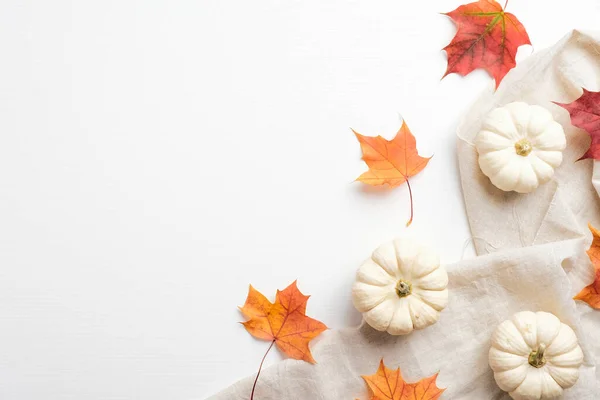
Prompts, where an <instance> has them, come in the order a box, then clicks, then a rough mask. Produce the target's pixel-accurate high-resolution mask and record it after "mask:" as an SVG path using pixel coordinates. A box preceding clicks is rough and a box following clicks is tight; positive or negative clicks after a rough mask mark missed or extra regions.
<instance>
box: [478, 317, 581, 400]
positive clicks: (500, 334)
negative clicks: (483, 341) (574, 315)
mask: <svg viewBox="0 0 600 400" xmlns="http://www.w3.org/2000/svg"><path fill="white" fill-rule="evenodd" d="M489 363H490V367H491V368H492V370H493V371H494V378H495V379H496V383H497V384H498V386H499V387H500V389H502V390H504V391H506V392H508V393H509V395H510V396H511V397H512V398H513V399H516V400H547V399H557V398H559V397H560V396H561V395H562V393H563V390H564V389H567V388H570V387H571V386H573V385H574V384H575V382H577V379H578V378H579V367H580V366H581V364H582V363H583V352H582V351H581V348H580V347H579V344H578V342H577V336H576V335H575V332H573V329H571V328H570V327H569V326H568V325H565V324H563V323H562V322H560V320H559V319H558V318H557V317H556V316H554V315H553V314H550V313H547V312H542V311H540V312H536V313H534V312H531V311H522V312H519V313H516V314H515V315H514V316H513V317H512V318H511V319H509V320H506V321H504V322H502V323H501V324H500V325H499V326H498V328H497V329H496V331H495V332H494V334H493V336H492V347H491V348H490V351H489Z"/></svg>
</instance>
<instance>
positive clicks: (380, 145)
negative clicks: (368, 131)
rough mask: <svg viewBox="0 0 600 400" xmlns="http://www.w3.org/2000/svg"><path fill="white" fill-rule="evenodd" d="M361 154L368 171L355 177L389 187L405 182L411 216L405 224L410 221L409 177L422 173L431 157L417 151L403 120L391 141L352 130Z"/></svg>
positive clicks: (358, 179)
mask: <svg viewBox="0 0 600 400" xmlns="http://www.w3.org/2000/svg"><path fill="white" fill-rule="evenodd" d="M352 132H354V134H355V135H356V137H357V138H358V141H359V142H360V148H361V150H362V153H363V157H362V159H363V160H364V162H365V163H367V166H368V167H369V170H368V171H367V172H365V173H363V174H362V175H361V176H359V177H358V178H357V179H356V180H357V181H360V182H362V183H366V184H367V185H373V186H378V185H385V184H387V185H389V186H390V187H391V188H394V187H396V186H399V185H401V184H403V183H404V182H406V184H407V185H408V192H409V194H410V219H409V220H408V222H407V223H406V226H408V225H410V224H411V223H412V220H413V198H412V189H411V187H410V182H409V181H408V178H409V177H411V176H414V175H416V174H418V173H419V172H421V171H422V170H423V168H425V166H427V163H428V162H429V160H430V159H431V157H429V158H425V157H421V156H420V155H419V153H417V141H416V140H415V137H414V136H413V134H412V133H411V132H410V130H409V129H408V126H407V125H406V123H405V122H403V123H402V127H401V128H400V130H399V131H398V133H396V136H395V137H394V138H393V139H392V140H386V139H384V138H383V137H381V136H376V137H372V136H363V135H361V134H360V133H357V132H356V131H354V130H352Z"/></svg>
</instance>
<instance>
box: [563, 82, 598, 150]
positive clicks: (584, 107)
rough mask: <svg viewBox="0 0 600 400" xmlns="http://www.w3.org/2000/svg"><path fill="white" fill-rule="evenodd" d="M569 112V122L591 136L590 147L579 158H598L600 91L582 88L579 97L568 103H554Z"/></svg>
mask: <svg viewBox="0 0 600 400" xmlns="http://www.w3.org/2000/svg"><path fill="white" fill-rule="evenodd" d="M555 104H557V105H559V106H561V107H562V108H564V109H565V110H567V111H568V112H569V114H570V115H571V124H573V125H574V126H576V127H578V128H581V129H583V130H585V131H586V132H587V133H589V134H590V136H591V137H592V143H591V144H590V148H589V149H588V151H586V152H585V154H584V155H583V156H582V157H581V158H580V160H582V159H584V158H593V159H595V160H600V92H590V91H589V90H586V89H583V94H582V95H581V97H580V98H578V99H577V100H575V101H574V102H572V103H569V104H562V103H555Z"/></svg>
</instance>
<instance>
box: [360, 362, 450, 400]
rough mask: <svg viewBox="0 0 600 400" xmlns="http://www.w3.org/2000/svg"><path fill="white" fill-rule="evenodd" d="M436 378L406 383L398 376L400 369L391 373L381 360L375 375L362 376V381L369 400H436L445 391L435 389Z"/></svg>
mask: <svg viewBox="0 0 600 400" xmlns="http://www.w3.org/2000/svg"><path fill="white" fill-rule="evenodd" d="M437 376H438V374H435V375H433V376H430V377H429V378H425V379H421V380H420V381H418V382H415V383H407V382H405V381H404V379H403V378H402V375H401V374H400V368H398V369H397V370H395V371H392V370H391V369H389V368H387V367H386V366H385V364H384V363H383V359H382V360H381V361H380V362H379V369H378V370H377V372H376V373H375V375H369V376H363V379H364V380H365V382H367V386H368V387H369V392H370V394H371V396H372V397H371V400H436V399H438V398H439V397H440V396H441V395H442V393H443V392H444V390H446V389H440V388H438V387H437V385H436V383H435V380H436V379H437Z"/></svg>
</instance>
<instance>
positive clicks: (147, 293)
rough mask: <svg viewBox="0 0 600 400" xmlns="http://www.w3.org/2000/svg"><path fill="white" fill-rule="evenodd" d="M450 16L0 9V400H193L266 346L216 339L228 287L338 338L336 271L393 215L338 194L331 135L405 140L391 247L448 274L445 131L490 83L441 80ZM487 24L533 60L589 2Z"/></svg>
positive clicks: (427, 9) (369, 199)
mask: <svg viewBox="0 0 600 400" xmlns="http://www.w3.org/2000/svg"><path fill="white" fill-rule="evenodd" d="M459 4H460V1H451V0H430V1H411V2H408V1H398V0H381V1H358V0H344V1H342V0H337V1H336V0H328V1H322V0H303V1H300V0H288V1H277V0H256V1H247V0H235V1H234V0H229V1H227V0H193V1H192V0H185V1H184V0H176V1H175V0H170V1H167V0H146V1H132V0H104V1H91V0H77V1H75V0H73V1H66V0H55V1H46V0H35V1H34V0H28V1H26V0H4V1H2V2H1V3H0V51H1V54H2V59H3V61H2V63H0V93H1V95H0V131H1V134H0V171H2V172H1V173H0V221H1V227H0V398H1V399H7V400H31V399H42V398H43V399H45V400H58V399H61V400H62V399H65V400H66V399H77V400H80V399H90V400H95V399H107V400H108V399H110V400H117V399H119V400H125V399H127V400H129V399H144V400H153V399H156V400H164V399H172V400H177V399H203V398H205V397H207V396H208V395H210V394H212V393H214V392H216V391H218V390H219V389H221V388H224V387H225V386H227V385H228V384H230V383H233V382H234V381H235V380H237V379H239V378H242V377H244V376H246V375H249V374H252V373H254V372H255V371H256V368H257V367H258V362H259V360H260V357H261V356H262V354H263V352H264V351H265V349H266V347H267V344H266V343H265V342H259V341H256V340H254V339H253V338H251V337H250V335H248V334H247V333H246V332H245V331H244V330H243V328H242V327H241V326H240V325H238V324H237V322H238V321H240V320H241V316H240V315H239V313H238V311H237V308H236V307H237V306H238V305H241V304H242V303H243V301H244V299H245V295H246V291H247V286H248V284H249V283H252V284H253V285H255V286H256V288H258V289H259V290H261V291H263V292H264V293H265V294H266V295H272V294H274V292H275V290H276V289H277V288H283V287H285V286H286V285H287V284H289V283H290V282H291V281H293V280H294V279H296V278H297V279H298V280H299V286H300V288H301V290H302V291H304V292H305V293H308V294H312V297H311V300H310V302H309V306H308V312H309V314H310V315H312V316H314V317H315V318H318V319H320V320H322V321H323V322H325V323H326V324H327V325H328V326H330V327H331V328H339V327H344V326H351V325H355V324H358V323H359V321H360V315H358V313H356V312H355V311H354V310H353V308H352V305H351V302H350V298H349V289H350V286H351V283H352V280H353V274H354V270H355V268H356V267H357V266H358V264H359V263H360V262H361V261H362V260H363V259H364V258H365V257H367V256H368V255H369V253H370V252H371V251H372V249H374V248H375V247H376V246H377V245H378V244H379V243H381V242H383V241H386V240H389V239H391V238H393V237H394V236H395V235H397V234H400V233H402V232H403V231H404V230H405V228H404V223H405V222H406V220H407V218H408V215H409V203H408V191H407V188H406V187H405V186H404V187H401V188H398V189H395V190H393V191H378V190H369V189H367V188H364V187H362V186H361V185H360V184H358V183H353V180H354V179H355V178H356V177H357V176H358V175H359V174H360V173H361V172H362V171H364V170H365V165H364V164H363V163H362V162H361V161H360V151H359V146H358V143H357V141H356V139H355V138H354V136H353V135H352V133H351V131H350V129H349V128H350V127H353V128H354V129H356V130H357V131H359V132H361V133H363V134H367V135H375V134H383V135H384V136H386V137H388V138H389V137H391V136H393V134H394V133H395V132H396V130H397V129H398V127H399V126H400V115H401V116H402V117H404V118H406V120H407V122H408V124H409V126H410V128H411V129H412V131H413V133H414V134H415V135H416V137H417V140H418V144H419V146H418V147H419V150H420V152H421V154H422V155H431V154H434V157H433V159H432V161H431V162H430V164H429V166H428V167H427V168H426V169H425V170H424V171H423V172H422V173H421V174H420V175H419V176H417V177H415V178H414V179H413V180H412V185H413V190H414V196H415V220H414V223H413V226H412V227H411V228H410V229H412V230H414V231H415V232H420V233H421V234H423V235H425V236H427V237H428V238H429V239H430V241H432V242H434V243H435V244H436V245H437V247H438V248H439V251H440V253H441V255H442V259H443V261H444V262H453V261H456V260H458V259H460V257H461V255H462V251H463V245H464V244H465V241H466V240H467V239H468V238H469V229H468V225H467V222H466V216H465V210H464V207H463V202H462V199H461V191H460V185H459V180H458V170H457V162H456V155H455V138H454V130H455V127H456V125H457V122H458V120H459V118H460V116H461V114H462V113H463V112H465V111H466V110H467V109H468V107H469V105H470V104H471V103H472V102H473V101H474V100H475V99H476V98H477V96H478V95H479V93H480V92H481V91H482V90H491V88H492V87H493V83H492V80H491V78H490V77H488V76H487V74H485V73H484V72H481V71H479V72H476V73H473V74H472V75H470V76H469V77H468V78H466V79H464V78H461V77H458V76H455V75H453V76H450V77H448V78H446V79H444V80H443V81H440V77H441V76H442V74H443V72H444V70H445V55H444V53H443V52H442V51H440V49H441V48H442V47H443V46H444V45H446V44H447V43H448V42H449V41H450V39H451V38H452V36H453V34H454V26H453V24H452V23H451V22H450V21H449V20H448V19H447V17H445V16H443V15H440V14H439V12H443V11H450V10H452V9H454V8H455V7H457V6H458V5H459ZM509 11H511V12H513V13H515V14H516V15H517V16H518V17H519V18H520V19H521V21H522V22H523V23H524V24H525V26H526V27H527V29H528V31H529V34H530V37H531V39H532V42H533V43H534V46H535V49H541V48H544V47H547V46H549V45H551V44H553V43H554V42H556V41H557V40H558V39H560V38H561V37H562V36H563V35H564V34H566V33H567V31H568V30H569V29H572V28H584V29H585V28H588V29H593V28H595V27H596V26H597V21H598V17H599V16H600V3H598V2H597V0H571V1H569V2H556V3H555V2H548V1H547V0H511V1H510V4H509ZM531 51H532V50H531V48H523V49H522V51H521V52H520V56H521V57H524V56H527V55H528V54H529V53H530V52H531ZM470 254H472V251H471V250H468V251H467V256H469V255H470ZM278 359H280V356H279V355H278V354H277V353H276V352H273V353H272V354H271V355H270V356H269V358H268V363H273V362H276V361H277V360H278Z"/></svg>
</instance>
